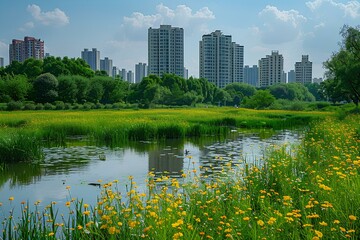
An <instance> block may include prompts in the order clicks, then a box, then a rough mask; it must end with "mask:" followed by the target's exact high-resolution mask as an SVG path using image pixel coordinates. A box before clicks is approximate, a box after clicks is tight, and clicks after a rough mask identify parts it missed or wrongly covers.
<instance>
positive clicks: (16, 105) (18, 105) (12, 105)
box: [6, 101, 23, 111]
mask: <svg viewBox="0 0 360 240" xmlns="http://www.w3.org/2000/svg"><path fill="white" fill-rule="evenodd" d="M22 108H23V104H22V102H14V101H11V102H9V103H7V107H6V110H8V111H16V110H21V109H22Z"/></svg>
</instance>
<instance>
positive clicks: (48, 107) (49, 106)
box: [44, 103, 55, 110]
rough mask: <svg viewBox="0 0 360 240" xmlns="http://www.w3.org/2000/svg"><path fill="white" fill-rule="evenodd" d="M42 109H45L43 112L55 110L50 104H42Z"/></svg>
mask: <svg viewBox="0 0 360 240" xmlns="http://www.w3.org/2000/svg"><path fill="white" fill-rule="evenodd" d="M44 109H45V110H54V109H55V106H54V105H52V104H51V103H45V104H44Z"/></svg>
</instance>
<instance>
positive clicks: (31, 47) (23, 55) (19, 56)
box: [9, 37, 44, 64]
mask: <svg viewBox="0 0 360 240" xmlns="http://www.w3.org/2000/svg"><path fill="white" fill-rule="evenodd" d="M28 58H34V59H44V41H41V40H40V39H36V38H33V37H25V38H24V40H17V39H13V40H12V43H11V44H10V45H9V63H10V64H11V63H12V62H13V61H17V62H24V61H25V60H26V59H28Z"/></svg>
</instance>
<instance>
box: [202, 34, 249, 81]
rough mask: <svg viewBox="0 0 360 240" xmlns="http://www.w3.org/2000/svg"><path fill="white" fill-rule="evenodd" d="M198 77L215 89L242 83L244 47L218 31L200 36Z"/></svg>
mask: <svg viewBox="0 0 360 240" xmlns="http://www.w3.org/2000/svg"><path fill="white" fill-rule="evenodd" d="M199 66H200V69H199V76H200V78H205V79H207V80H208V81H209V82H211V83H213V84H215V85H216V86H217V87H225V86H226V85H228V84H230V83H234V82H243V81H244V47H243V46H240V45H239V44H237V43H235V42H232V40H231V35H223V34H222V32H221V31H220V30H216V31H215V32H212V33H210V34H205V35H203V36H202V40H201V41H200V43H199Z"/></svg>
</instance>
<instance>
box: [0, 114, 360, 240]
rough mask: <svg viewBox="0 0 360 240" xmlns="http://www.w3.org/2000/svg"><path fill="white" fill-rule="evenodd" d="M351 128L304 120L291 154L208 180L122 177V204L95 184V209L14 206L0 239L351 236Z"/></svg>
mask: <svg viewBox="0 0 360 240" xmlns="http://www.w3.org/2000/svg"><path fill="white" fill-rule="evenodd" d="M359 122H360V117H359V116H350V117H347V118H346V119H344V120H342V121H338V120H335V119H333V118H326V119H325V120H321V121H318V122H316V123H312V124H311V125H310V127H309V130H308V132H307V133H306V135H305V137H304V139H303V142H302V144H301V145H299V146H298V147H296V148H295V149H293V150H292V151H287V150H285V147H279V148H275V149H273V151H271V152H270V153H269V155H268V157H267V158H266V159H264V163H265V164H263V165H261V166H250V165H239V166H237V167H233V166H232V165H231V164H228V165H225V167H224V169H223V172H222V173H220V174H219V175H217V177H216V178H212V179H208V178H206V177H204V176H201V175H200V173H199V172H197V171H196V170H192V171H189V172H185V173H183V175H182V178H181V179H171V178H168V177H167V176H165V175H164V176H163V177H155V175H154V174H152V173H150V174H149V176H148V180H147V191H144V192H138V191H137V187H136V185H137V184H136V183H135V181H134V179H133V178H132V177H131V176H129V180H128V183H127V184H128V186H129V189H128V192H127V194H126V196H127V197H126V198H124V197H122V196H123V194H121V193H120V192H118V191H117V186H118V184H124V183H119V182H118V181H117V180H114V181H112V182H107V183H101V184H102V195H101V197H99V199H98V202H97V204H96V205H94V206H90V205H88V204H87V203H84V202H82V201H81V200H79V199H71V200H69V201H68V202H66V203H65V205H66V206H67V207H68V213H69V216H70V217H69V218H65V219H63V218H62V217H61V213H58V212H57V211H56V209H57V206H56V204H57V203H56V202H52V203H51V204H49V206H48V207H46V209H45V210H43V209H38V210H36V211H34V212H29V211H28V210H27V209H28V207H27V206H26V203H24V204H23V209H21V211H22V212H23V215H22V218H21V219H20V220H19V221H18V220H16V219H12V218H11V216H10V217H9V218H7V219H6V220H5V221H4V226H5V229H6V231H5V232H4V233H3V238H4V239H10V238H12V239H16V238H18V239H20V238H21V239H28V238H31V239H38V238H43V239H55V237H56V238H63V239H68V238H71V239H143V238H144V239H169V238H172V239H227V238H229V239H289V238H291V239H321V238H322V239H342V238H349V239H357V236H358V234H359V231H360V224H359V217H360V199H359V197H358V196H360V175H359V171H360V157H359V152H360V137H359V129H360V126H359ZM217 161H221V159H217ZM67 188H68V190H69V194H70V196H71V186H68V187H67ZM9 201H14V199H12V197H11V196H9ZM35 204H36V203H35Z"/></svg>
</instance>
